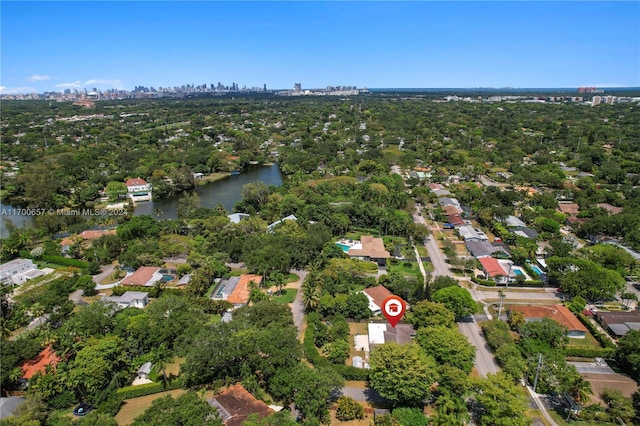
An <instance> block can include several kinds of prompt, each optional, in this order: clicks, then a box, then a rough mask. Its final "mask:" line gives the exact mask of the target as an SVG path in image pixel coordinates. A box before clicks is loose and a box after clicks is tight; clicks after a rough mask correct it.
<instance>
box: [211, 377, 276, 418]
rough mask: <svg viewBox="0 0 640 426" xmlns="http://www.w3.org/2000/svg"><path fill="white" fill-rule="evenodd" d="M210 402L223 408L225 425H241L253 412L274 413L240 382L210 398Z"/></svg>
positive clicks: (266, 414) (222, 415) (264, 415)
mask: <svg viewBox="0 0 640 426" xmlns="http://www.w3.org/2000/svg"><path fill="white" fill-rule="evenodd" d="M209 404H211V405H212V406H213V407H216V408H218V407H217V406H219V407H221V408H222V409H223V410H220V409H219V411H221V412H220V417H221V418H222V420H223V422H224V424H225V426H241V425H242V423H244V421H245V420H247V417H249V416H250V415H251V414H258V416H259V417H266V416H268V415H269V414H271V413H273V410H272V409H271V408H269V406H268V405H267V404H265V403H264V402H262V401H260V400H259V399H256V398H255V397H254V396H253V395H251V394H250V393H249V392H248V391H247V390H246V389H245V388H244V387H243V386H242V385H240V384H235V385H233V386H230V387H229V388H227V390H225V391H224V392H222V393H221V394H220V395H218V396H217V397H215V398H212V399H211V400H209ZM225 411H226V413H225Z"/></svg>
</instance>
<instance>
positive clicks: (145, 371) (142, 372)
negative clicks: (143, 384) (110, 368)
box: [136, 362, 153, 380]
mask: <svg viewBox="0 0 640 426" xmlns="http://www.w3.org/2000/svg"><path fill="white" fill-rule="evenodd" d="M152 369H153V364H152V363H150V362H145V363H144V364H142V366H141V367H140V368H139V369H138V371H137V372H136V378H137V379H141V380H142V379H145V380H150V379H149V374H151V370H152Z"/></svg>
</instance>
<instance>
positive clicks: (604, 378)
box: [582, 373, 638, 404]
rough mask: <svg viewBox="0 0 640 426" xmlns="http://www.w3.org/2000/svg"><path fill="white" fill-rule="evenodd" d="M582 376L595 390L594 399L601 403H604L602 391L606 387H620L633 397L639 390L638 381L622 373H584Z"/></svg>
mask: <svg viewBox="0 0 640 426" xmlns="http://www.w3.org/2000/svg"><path fill="white" fill-rule="evenodd" d="M582 376H583V377H584V378H585V379H587V380H588V381H589V383H591V389H592V390H593V395H592V396H591V399H592V401H593V402H597V403H600V404H604V403H603V402H602V399H600V393H601V392H602V391H603V390H604V388H611V389H618V390H619V391H620V392H622V394H623V395H624V396H626V397H631V395H632V394H633V393H634V392H635V391H636V390H638V385H637V383H636V382H635V381H633V380H632V379H630V378H629V377H627V376H624V375H622V374H618V373H582Z"/></svg>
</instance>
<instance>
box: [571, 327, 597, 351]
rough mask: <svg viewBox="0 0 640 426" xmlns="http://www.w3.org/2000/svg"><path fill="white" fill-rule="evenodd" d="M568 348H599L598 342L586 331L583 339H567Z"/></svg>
mask: <svg viewBox="0 0 640 426" xmlns="http://www.w3.org/2000/svg"><path fill="white" fill-rule="evenodd" d="M567 347H568V348H589V349H600V348H602V346H600V343H598V341H597V340H596V339H595V337H593V335H592V334H591V333H589V332H588V331H587V334H586V337H585V338H584V339H569V344H568V345H567Z"/></svg>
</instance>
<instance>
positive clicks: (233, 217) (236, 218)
mask: <svg viewBox="0 0 640 426" xmlns="http://www.w3.org/2000/svg"><path fill="white" fill-rule="evenodd" d="M227 217H228V218H229V220H230V221H231V223H240V221H241V220H244V219H248V218H249V217H250V215H248V214H246V213H233V214H230V215H227Z"/></svg>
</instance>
